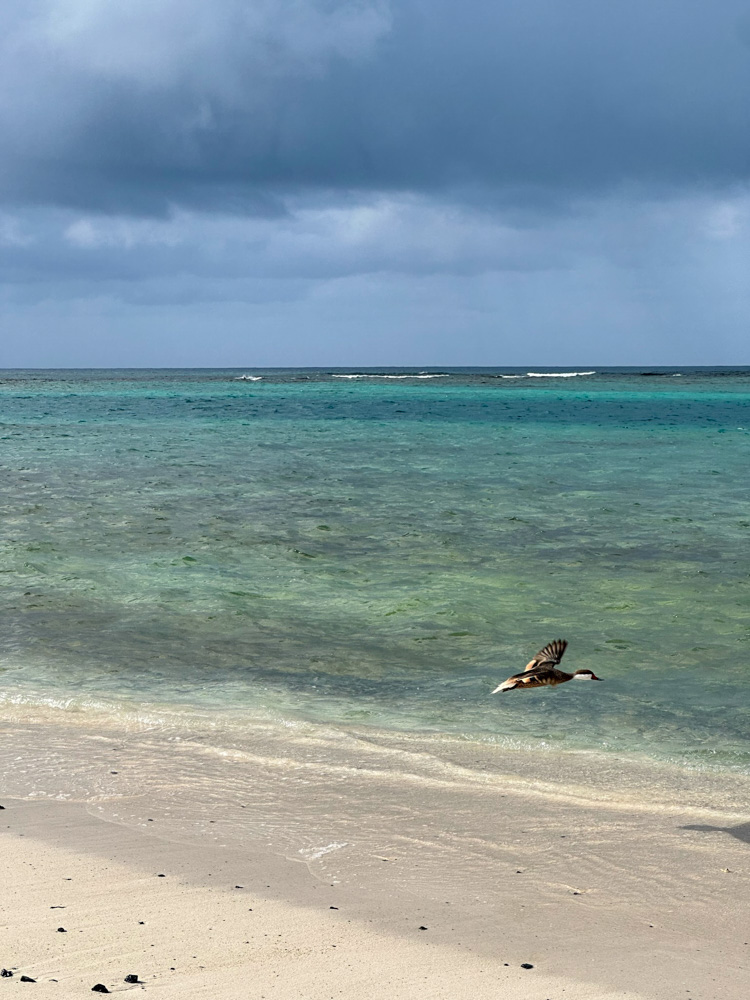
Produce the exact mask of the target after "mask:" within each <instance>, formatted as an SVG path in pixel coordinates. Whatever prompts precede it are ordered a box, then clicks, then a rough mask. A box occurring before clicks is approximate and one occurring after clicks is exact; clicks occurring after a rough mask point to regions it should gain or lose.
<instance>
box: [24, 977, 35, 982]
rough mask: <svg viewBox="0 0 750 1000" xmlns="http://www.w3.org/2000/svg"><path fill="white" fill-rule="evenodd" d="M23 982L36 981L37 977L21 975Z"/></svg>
mask: <svg viewBox="0 0 750 1000" xmlns="http://www.w3.org/2000/svg"><path fill="white" fill-rule="evenodd" d="M21 982H22V983H35V982H36V979H32V978H31V976H21Z"/></svg>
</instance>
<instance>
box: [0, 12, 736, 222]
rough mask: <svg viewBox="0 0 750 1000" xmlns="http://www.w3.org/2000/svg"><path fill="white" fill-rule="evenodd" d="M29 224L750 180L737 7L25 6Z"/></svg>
mask: <svg viewBox="0 0 750 1000" xmlns="http://www.w3.org/2000/svg"><path fill="white" fill-rule="evenodd" d="M1 18H2V20H1V21H0V30H1V31H2V38H3V40H2V42H0V57H1V58H2V66H3V69H2V71H0V72H2V78H1V79H0V84H1V86H0V91H1V93H2V97H1V100H0V128H2V130H3V134H4V146H5V152H4V162H3V164H2V167H1V168H0V193H1V194H2V196H3V197H4V199H5V200H6V202H16V203H27V204H30V203H40V204H58V205H66V206H70V207H74V208H79V209H87V210H93V211H105V212H125V213H128V212H131V213H135V214H143V215H159V214H164V213H165V212H167V210H168V207H169V206H170V205H173V204H183V205H186V206H190V207H193V208H199V209H207V208H208V209H212V210H220V211H221V212H223V213H247V214H251V215H255V216H265V217H274V216H277V217H278V216H281V215H283V212H284V208H283V198H284V195H285V194H286V193H288V192H289V191H298V192H299V191H305V190H308V191H309V190H311V189H326V190H343V189H359V190H370V191H377V190H380V191H387V190H391V191H393V190H399V191H415V192H428V193H430V192H431V193H433V194H437V193H439V192H446V191H449V190H450V191H452V192H459V191H460V192H463V194H464V196H465V197H467V198H469V199H470V198H471V197H474V198H477V199H479V200H486V199H491V198H492V197H504V198H505V199H506V200H507V199H508V198H510V199H511V200H513V199H514V198H515V197H516V196H520V195H518V192H520V191H524V190H526V191H528V190H529V189H531V190H538V191H540V192H547V196H550V192H551V193H552V196H555V195H557V196H560V197H566V196H567V195H569V194H574V195H575V194H580V193H581V192H584V191H586V192H591V191H605V190H607V189H608V188H612V187H615V186H617V185H621V184H623V183H628V182H631V183H636V184H638V185H641V186H643V185H645V186H649V185H657V186H658V185H662V186H669V187H671V186H678V187H684V186H701V185H703V186H706V185H709V186H710V185H725V184H733V183H737V182H743V181H745V180H746V179H747V178H748V172H749V171H750V130H749V129H748V107H750V6H749V5H748V4H747V3H740V2H737V0H720V2H717V3H714V4H707V3H705V2H703V0H700V2H699V0H661V2H659V3H655V2H654V0H648V2H646V0H627V2H625V0H610V2H608V3H602V2H601V0H567V2H566V0H524V2H520V0H519V2H513V3H508V2H504V3H501V2H498V0H493V2H490V0H463V2H462V3H457V2H456V0H429V2H427V0H392V2H390V3H388V2H386V0H360V2H358V3H357V2H355V3H352V2H347V3H344V2H341V0H298V2H293V0H273V2H272V0H242V2H240V0H214V3H212V4H210V5H209V4H206V3H204V2H199V0H183V2H181V3H177V2H176V0H151V2H150V3H146V2H145V0H133V2H131V3H129V4H127V5H117V4H114V3H112V2H108V0H86V2H84V0H36V2H35V3H31V4H30V3H29V0H24V2H19V0H6V6H5V9H4V13H3V14H2V16H1Z"/></svg>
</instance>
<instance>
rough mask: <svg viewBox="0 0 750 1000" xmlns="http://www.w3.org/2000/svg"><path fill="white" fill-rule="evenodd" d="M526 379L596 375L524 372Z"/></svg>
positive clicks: (589, 373) (587, 373)
mask: <svg viewBox="0 0 750 1000" xmlns="http://www.w3.org/2000/svg"><path fill="white" fill-rule="evenodd" d="M526 375H527V377H528V378H575V376H576V375H596V372H595V371H594V372H526Z"/></svg>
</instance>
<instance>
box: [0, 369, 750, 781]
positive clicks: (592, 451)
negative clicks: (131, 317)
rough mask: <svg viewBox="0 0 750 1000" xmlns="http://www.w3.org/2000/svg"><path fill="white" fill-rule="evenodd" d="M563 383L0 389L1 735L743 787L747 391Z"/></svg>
mask: <svg viewBox="0 0 750 1000" xmlns="http://www.w3.org/2000/svg"><path fill="white" fill-rule="evenodd" d="M580 371H581V372H586V373H587V374H574V373H573V371H569V372H565V373H555V372H554V371H550V370H548V369H544V368H541V367H540V368H535V369H533V374H528V373H527V372H526V370H523V371H522V370H513V369H496V370H472V371H469V370H461V371H455V370H452V371H449V370H441V371H437V370H436V371H427V372H415V371H403V370H392V371H390V370H388V371H383V370H381V371H378V372H354V371H336V370H332V371H309V370H306V371H290V370H283V371H268V370H258V371H253V370H247V371H86V372H73V371H62V372H61V371H49V372H42V371H33V372H18V371H14V372H9V371H6V372H1V373H0V463H1V465H2V470H1V475H0V503H1V504H2V514H3V517H2V543H1V547H0V653H1V659H0V706H4V707H2V708H0V711H2V712H4V713H6V714H8V713H14V714H15V715H17V714H18V713H19V712H20V711H22V710H23V706H24V705H26V706H29V708H32V707H34V706H38V705H39V704H40V703H41V704H53V705H61V706H65V707H67V708H68V709H69V710H74V709H81V708H83V707H85V706H86V705H90V704H92V703H93V704H96V705H97V706H98V707H99V708H100V709H101V708H102V706H103V707H105V708H106V709H107V710H108V711H111V712H113V713H115V714H117V713H132V712H133V710H134V709H135V710H136V711H137V710H138V708H139V706H143V705H149V706H152V707H153V706H154V705H163V706H165V708H169V709H170V710H171V709H177V708H179V711H181V712H184V713H188V714H189V713H190V712H191V711H194V710H199V711H201V712H202V713H205V712H206V711H210V712H214V713H215V718H216V720H217V724H220V720H221V718H222V717H223V716H226V717H227V718H228V717H229V716H230V715H231V717H232V719H233V720H234V721H233V724H235V723H236V720H237V717H238V716H239V717H240V718H241V717H243V716H246V717H247V718H248V719H249V720H250V719H255V720H257V719H269V720H285V719H286V720H298V721H299V720H301V721H304V720H308V721H313V722H316V721H317V722H324V723H328V724H334V725H342V724H344V725H345V724H354V725H357V726H372V727H375V728H378V729H381V730H401V731H405V732H410V731H411V732H414V731H426V730H430V731H433V732H437V733H441V732H442V733H448V734H454V735H456V734H458V735H462V736H466V737H467V738H470V739H480V740H484V741H496V742H498V743H501V744H506V745H509V746H527V747H532V748H533V747H541V746H547V747H550V746H551V747H553V748H554V747H565V748H571V749H575V748H582V749H604V750H618V751H627V752H635V753H644V754H647V755H651V756H656V757H660V758H670V759H674V760H679V761H684V762H688V763H691V764H696V765H703V764H711V765H719V766H725V767H731V768H738V769H743V770H750V696H749V695H748V687H747V684H748V679H750V616H749V615H748V612H749V611H750V558H749V554H748V540H749V539H750V504H749V503H748V498H749V497H750V472H749V471H748V470H750V454H749V451H750V449H749V448H748V444H749V443H750V370H737V371H728V370H717V371H711V370H687V369H675V370H669V371H667V370H657V371H653V372H649V373H645V372H638V371H635V370H598V371H596V372H592V370H591V369H590V368H587V367H585V366H582V367H581V369H580ZM243 375H244V376H248V377H245V378H240V376H243ZM427 376H432V377H427ZM563 376H564V377H563ZM557 636H562V637H564V638H567V639H568V640H569V642H570V647H569V650H568V653H567V654H566V658H565V661H564V663H563V666H564V667H567V668H568V669H570V670H572V669H575V668H577V667H582V666H589V667H592V668H593V669H594V670H595V671H596V673H597V674H599V675H600V676H602V677H603V678H604V679H605V683H602V684H586V685H584V684H570V685H566V686H563V687H561V688H559V689H557V690H554V691H548V690H541V691H534V692H526V693H523V694H518V693H516V694H514V695H506V696H505V697H504V698H501V697H500V696H497V695H496V696H495V697H491V696H490V694H489V692H490V691H491V690H492V688H493V687H494V686H495V684H496V683H497V682H498V681H499V680H502V679H504V678H505V677H506V676H508V674H510V673H515V672H516V671H517V670H519V669H521V668H522V666H523V664H524V663H525V662H526V660H528V659H529V658H530V656H531V655H532V654H533V653H534V652H536V650H537V649H538V648H539V647H540V646H542V645H543V644H545V643H546V642H548V641H549V640H550V639H552V638H556V637H557ZM150 710H151V709H150Z"/></svg>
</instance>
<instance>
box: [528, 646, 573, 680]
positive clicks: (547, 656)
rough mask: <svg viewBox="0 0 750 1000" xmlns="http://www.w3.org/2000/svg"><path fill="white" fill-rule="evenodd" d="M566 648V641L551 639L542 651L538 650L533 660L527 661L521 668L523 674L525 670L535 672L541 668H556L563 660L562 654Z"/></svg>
mask: <svg viewBox="0 0 750 1000" xmlns="http://www.w3.org/2000/svg"><path fill="white" fill-rule="evenodd" d="M567 648H568V642H567V640H566V639H553V640H552V642H550V643H548V644H547V645H546V646H545V647H544V649H540V650H539V652H538V653H537V654H536V656H535V657H534V659H533V660H529V662H528V663H527V664H526V666H525V667H524V668H523V670H524V673H525V672H526V671H527V670H535V669H536V668H537V667H542V666H545V667H547V666H549V667H556V666H557V664H558V663H559V662H560V660H561V659H562V658H563V653H564V652H565V650H566V649H567Z"/></svg>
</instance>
